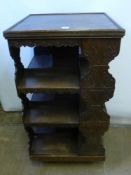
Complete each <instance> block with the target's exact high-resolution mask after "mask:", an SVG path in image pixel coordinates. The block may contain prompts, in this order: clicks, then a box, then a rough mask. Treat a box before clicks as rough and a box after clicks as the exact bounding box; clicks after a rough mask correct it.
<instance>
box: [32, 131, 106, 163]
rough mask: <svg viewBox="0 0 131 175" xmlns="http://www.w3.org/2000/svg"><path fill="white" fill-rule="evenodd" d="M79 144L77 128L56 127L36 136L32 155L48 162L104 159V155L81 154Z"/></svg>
mask: <svg viewBox="0 0 131 175" xmlns="http://www.w3.org/2000/svg"><path fill="white" fill-rule="evenodd" d="M78 146H79V145H78V130H77V129H66V130H65V129H56V130H54V131H52V132H50V133H46V134H43V135H40V136H36V137H34V139H33V141H32V145H31V151H30V157H31V158H32V159H38V160H44V161H47V162H53V161H55V162H56V161H58V162H59V161H61V162H66V161H68V162H69V161H70V162H71V161H75V162H77V161H78V162H80V161H81V162H89V161H90V162H91V161H97V160H104V155H98V156H97V155H79V151H78V150H79V148H78Z"/></svg>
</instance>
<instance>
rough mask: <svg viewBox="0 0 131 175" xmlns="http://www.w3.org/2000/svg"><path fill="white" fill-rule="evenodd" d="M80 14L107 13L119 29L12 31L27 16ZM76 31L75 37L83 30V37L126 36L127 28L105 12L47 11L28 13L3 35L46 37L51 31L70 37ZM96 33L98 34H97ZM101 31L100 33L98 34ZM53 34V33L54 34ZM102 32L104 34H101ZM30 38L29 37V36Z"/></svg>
mask: <svg viewBox="0 0 131 175" xmlns="http://www.w3.org/2000/svg"><path fill="white" fill-rule="evenodd" d="M72 14H73V15H75V14H76V15H79V14H103V15H105V16H106V17H107V18H108V19H109V21H111V22H112V24H114V25H115V26H116V27H117V29H115V30H114V29H107V30H102V29H101V30H94V29H93V30H92V31H91V30H90V31H89V32H88V31H86V30H84V31H77V30H76V31H75V30H73V31H71V30H70V31H68V32H67V31H63V32H62V31H60V33H61V34H60V35H59V34H58V35H57V34H56V33H58V31H57V30H56V31H55V30H53V31H52V32H50V31H46V30H45V31H38V30H33V31H10V30H11V29H12V28H14V27H15V26H17V25H18V24H20V23H21V22H22V21H24V20H25V19H27V18H29V17H30V16H41V15H48V16H49V15H72ZM37 32H39V34H38V35H37ZM73 32H74V33H75V34H74V35H73V37H75V36H76V37H80V36H81V35H80V32H82V37H84V36H85V37H88V36H89V37H92V36H94V37H106V35H107V37H115V36H116V37H123V36H124V34H125V30H124V29H123V28H122V27H121V26H120V25H119V24H117V23H116V22H115V21H114V20H113V19H112V18H111V17H109V16H108V15H107V14H106V13H105V12H92V13H45V14H29V15H27V16H26V17H25V18H23V19H22V20H20V21H18V22H17V23H15V24H14V25H13V26H11V27H10V28H8V29H6V30H5V31H4V32H3V35H4V37H5V38H6V39H14V38H16V39H17V38H18V39H21V38H23V39H26V37H27V35H28V34H29V33H30V34H31V35H30V36H29V37H34V38H35V37H37V36H38V37H40V36H43V37H45V36H46V34H47V33H50V34H49V35H48V36H53V37H61V36H62V35H64V34H66V35H65V37H68V36H70V37H71V35H72V33H73ZM87 32H88V33H87ZM93 32H94V35H93ZM102 32H104V34H102ZM43 33H45V36H44V35H43ZM67 33H69V35H68V34H67ZM95 33H96V34H95ZM98 33H99V34H98ZM20 34H22V35H21V37H20ZM52 34H53V35H52ZM101 34H102V35H101ZM27 38H28V37H27Z"/></svg>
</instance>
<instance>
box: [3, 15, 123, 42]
mask: <svg viewBox="0 0 131 175" xmlns="http://www.w3.org/2000/svg"><path fill="white" fill-rule="evenodd" d="M123 35H124V30H123V29H122V28H121V27H120V26H119V25H118V24H116V23H115V22H114V21H113V20H112V19H111V18H109V17H108V16H107V15H106V14H105V13H72V14H31V15H29V16H27V17H26V18H24V19H23V20H21V21H20V22H18V23H17V24H15V25H14V26H12V27H10V28H9V29H7V30H6V31H5V32H4V36H5V37H6V38H7V39H9V38H19V39H20V38H30V37H34V38H38V37H112V36H113V37H122V36H123Z"/></svg>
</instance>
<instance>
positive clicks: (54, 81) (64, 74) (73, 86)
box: [17, 69, 80, 93]
mask: <svg viewBox="0 0 131 175" xmlns="http://www.w3.org/2000/svg"><path fill="white" fill-rule="evenodd" d="M17 89H18V92H23V93H28V92H46V93H64V92H67V93H79V89H80V86H79V77H78V76H77V73H75V72H74V71H72V70H67V69H65V70H64V69H62V70H57V69H55V70H53V69H51V70H49V71H48V70H47V71H44V72H33V73H32V72H25V73H24V74H23V76H22V77H21V80H20V81H19V82H18V84H17Z"/></svg>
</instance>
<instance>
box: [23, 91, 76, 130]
mask: <svg viewBox="0 0 131 175" xmlns="http://www.w3.org/2000/svg"><path fill="white" fill-rule="evenodd" d="M23 119H24V124H25V125H26V126H27V125H28V126H55V127H56V126H59V127H61V126H67V127H76V126H78V124H79V104H78V95H47V94H39V93H38V94H34V95H33V97H32V100H31V102H30V107H29V108H27V109H26V110H25V112H24V116H23Z"/></svg>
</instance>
